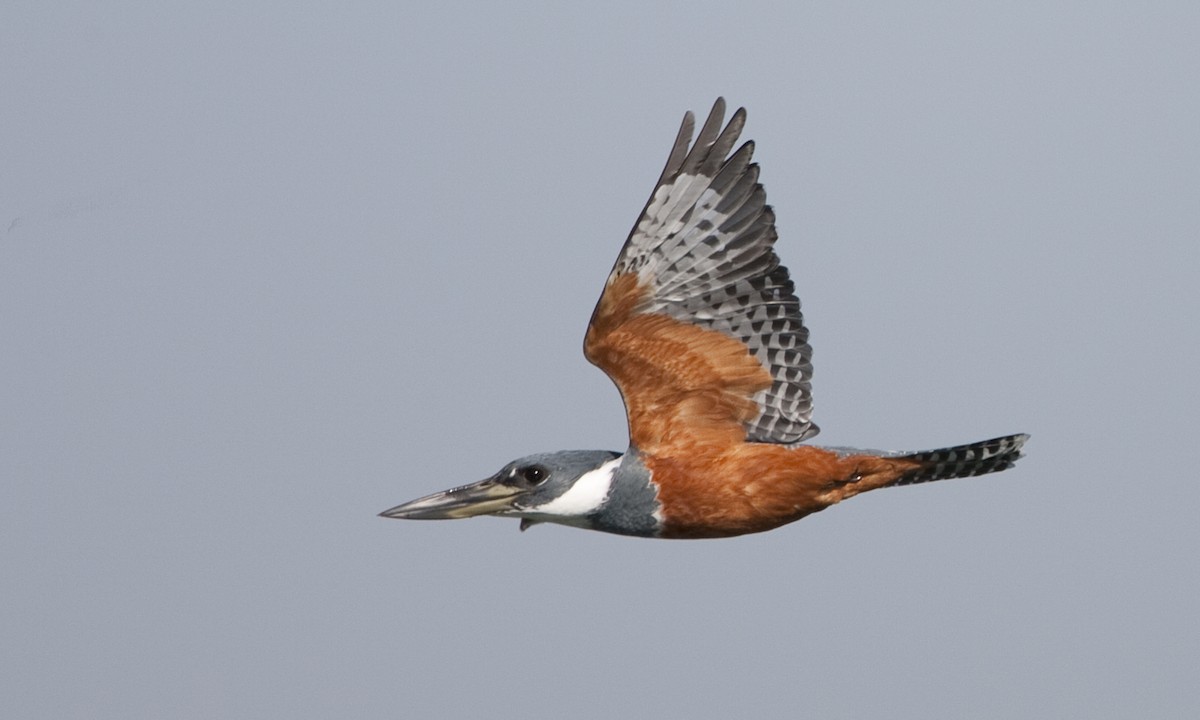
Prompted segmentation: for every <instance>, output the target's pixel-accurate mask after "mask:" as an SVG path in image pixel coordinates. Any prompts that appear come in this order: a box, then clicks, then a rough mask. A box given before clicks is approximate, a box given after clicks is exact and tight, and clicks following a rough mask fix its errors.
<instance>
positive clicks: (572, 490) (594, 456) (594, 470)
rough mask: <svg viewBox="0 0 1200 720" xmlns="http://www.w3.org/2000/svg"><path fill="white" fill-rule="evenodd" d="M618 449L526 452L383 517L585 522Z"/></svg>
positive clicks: (609, 477)
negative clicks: (476, 479) (487, 473)
mask: <svg viewBox="0 0 1200 720" xmlns="http://www.w3.org/2000/svg"><path fill="white" fill-rule="evenodd" d="M620 463H621V454H620V453H615V452H610V451H608V450H565V451H561V452H555V453H541V454H538V455H527V456H526V457H523V458H520V459H518V460H514V461H512V462H510V463H509V464H507V465H505V466H504V467H503V468H501V469H500V472H498V473H496V474H495V475H493V476H491V477H490V478H487V479H486V480H480V481H479V482H477V483H472V484H470V485H463V486H462V487H456V488H453V489H451V490H445V491H442V492H439V493H434V494H432V495H427V496H425V497H423V498H419V499H417V500H413V501H411V502H406V503H404V504H403V505H397V506H396V507H394V508H392V509H390V510H385V511H384V512H382V513H380V515H381V516H382V517H389V518H402V519H407V520H451V519H456V518H466V517H473V516H475V515H500V516H504V517H519V518H521V529H522V530H524V529H525V528H526V527H528V526H529V525H532V524H534V523H538V522H557V523H561V524H564V525H577V526H583V527H587V526H589V525H590V519H589V518H590V517H591V516H593V515H595V514H596V513H597V512H598V511H599V510H600V508H601V507H602V506H603V505H604V503H605V500H606V499H607V498H608V496H609V491H610V490H611V487H612V482H613V475H614V474H615V472H616V470H617V466H618V465H620Z"/></svg>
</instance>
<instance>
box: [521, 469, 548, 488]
mask: <svg viewBox="0 0 1200 720" xmlns="http://www.w3.org/2000/svg"><path fill="white" fill-rule="evenodd" d="M549 475H550V471H549V470H547V469H546V468H544V467H542V466H541V465H530V466H529V467H525V468H521V477H523V478H525V482H527V483H529V484H530V485H537V484H538V483H540V482H542V481H544V480H545V479H546V478H547V477H549Z"/></svg>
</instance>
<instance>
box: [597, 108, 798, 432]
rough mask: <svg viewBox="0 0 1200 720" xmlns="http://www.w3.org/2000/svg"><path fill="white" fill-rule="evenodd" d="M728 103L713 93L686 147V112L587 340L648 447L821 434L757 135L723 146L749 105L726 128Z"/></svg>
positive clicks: (689, 126) (689, 121) (689, 123)
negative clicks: (754, 158)
mask: <svg viewBox="0 0 1200 720" xmlns="http://www.w3.org/2000/svg"><path fill="white" fill-rule="evenodd" d="M724 116H725V101H724V99H721V98H718V99H717V102H716V104H714V105H713V109H712V112H710V113H709V116H708V119H707V120H706V121H705V123H704V127H702V128H701V129H700V134H699V136H698V137H697V138H696V141H695V143H694V144H691V146H690V149H689V143H690V142H691V139H692V132H693V129H694V124H695V123H694V119H693V116H692V113H690V112H689V113H687V114H686V115H685V116H684V119H683V125H682V126H681V127H680V129H679V134H678V136H677V137H676V138H675V145H674V147H673V148H672V149H671V155H670V157H669V158H668V159H667V166H666V168H665V169H664V170H663V173H662V176H661V177H660V178H659V180H658V185H657V187H655V189H654V193H653V194H652V195H651V196H650V200H649V202H647V204H646V208H645V209H644V210H643V211H642V215H641V217H640V218H639V219H638V222H637V224H636V225H635V226H634V228H633V231H632V232H631V233H630V235H629V239H628V240H626V241H625V246H624V247H623V248H622V249H621V254H620V255H619V256H618V257H617V262H616V264H615V265H614V266H613V269H612V273H611V274H610V275H609V276H608V282H607V283H606V285H605V288H604V293H603V294H602V295H601V297H600V301H599V303H598V304H597V305H596V310H595V312H594V313H593V314H592V321H591V324H590V325H589V326H588V332H587V337H586V339H585V341H584V354H585V355H587V358H588V360H590V361H591V362H592V363H594V364H595V365H597V366H598V367H599V368H600V369H601V370H603V371H604V372H605V373H607V374H608V376H609V377H610V378H612V380H613V382H615V383H616V384H617V387H618V388H619V389H620V390H621V395H622V397H623V398H624V400H625V409H626V413H627V415H628V419H629V431H630V438H631V441H632V442H633V444H634V445H635V446H637V447H639V448H641V449H643V450H647V451H651V452H653V451H654V449H656V448H657V449H662V447H663V446H665V445H690V444H694V442H695V441H697V440H701V439H703V440H704V441H706V442H710V443H711V442H722V443H725V442H729V443H732V442H740V441H742V440H751V441H757V442H772V443H794V442H799V441H801V440H804V439H807V438H810V437H812V436H814V435H816V434H817V426H816V425H814V424H813V423H812V420H811V415H812V396H811V384H810V379H811V375H812V363H811V354H812V349H811V348H810V347H809V345H808V330H807V329H806V328H805V327H804V322H803V318H802V316H801V314H800V301H799V300H797V299H796V296H795V294H794V286H793V284H792V281H791V279H790V278H789V277H788V272H787V268H785V267H783V266H782V265H780V264H779V258H778V257H777V256H776V255H775V251H774V250H773V248H772V246H773V245H774V243H775V239H776V237H777V235H776V232H775V214H774V212H772V210H771V208H770V207H769V206H768V205H767V204H766V192H765V191H764V190H763V188H762V185H760V184H759V183H758V165H757V164H755V163H752V162H750V158H751V155H752V154H753V152H754V143H753V142H746V143H744V144H743V145H742V146H741V147H740V148H738V150H737V151H736V152H733V154H732V155H730V151H731V150H732V149H733V146H734V143H735V142H737V138H738V135H739V134H740V133H741V130H742V126H743V125H744V124H745V121H746V111H745V110H744V109H739V110H738V111H737V112H735V113H734V114H733V117H732V118H731V119H730V120H729V124H728V125H726V126H725V128H724V129H723V130H722V129H721V124H722V121H723V119H724ZM689 437H690V438H693V440H688V438H689Z"/></svg>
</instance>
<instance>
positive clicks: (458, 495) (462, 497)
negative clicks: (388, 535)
mask: <svg viewBox="0 0 1200 720" xmlns="http://www.w3.org/2000/svg"><path fill="white" fill-rule="evenodd" d="M521 492H522V490H521V489H520V488H515V487H511V486H509V485H502V484H500V483H498V482H496V479H495V478H488V479H487V480H482V481H480V482H477V483H472V484H470V485H463V486H462V487H457V488H454V489H453V490H445V491H443V492H440V493H434V494H432V495H426V496H425V497H423V498H419V499H417V500H413V501H411V502H406V503H404V504H403V505H397V506H396V507H394V508H392V509H391V510H384V511H383V512H381V513H379V516H380V517H387V518H399V519H404V520H454V519H457V518H468V517H473V516H475V515H490V514H495V513H500V512H503V511H505V510H511V509H512V505H513V501H515V500H516V499H517V496H518V495H520V494H521Z"/></svg>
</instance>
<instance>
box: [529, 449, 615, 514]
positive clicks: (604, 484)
mask: <svg viewBox="0 0 1200 720" xmlns="http://www.w3.org/2000/svg"><path fill="white" fill-rule="evenodd" d="M620 464H621V457H620V456H618V457H615V458H613V459H612V460H609V461H608V462H606V463H604V464H603V465H601V466H600V467H598V468H596V469H595V470H589V471H588V472H586V473H584V474H583V475H581V476H580V477H579V479H578V480H576V481H575V484H574V485H572V486H571V488H570V489H569V490H567V491H566V492H565V493H563V494H562V495H559V496H558V497H556V498H554V499H553V500H551V501H550V502H548V503H546V504H545V505H539V506H538V507H535V508H529V509H528V510H527V511H526V512H528V513H535V514H537V515H551V516H555V517H583V516H585V515H590V514H591V513H594V512H596V511H597V510H599V509H600V506H601V505H603V504H604V501H605V500H606V499H607V498H608V491H609V489H611V488H612V479H613V475H614V474H615V473H616V472H617V466H618V465H620Z"/></svg>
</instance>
